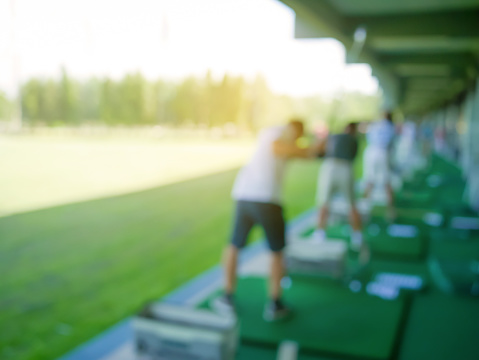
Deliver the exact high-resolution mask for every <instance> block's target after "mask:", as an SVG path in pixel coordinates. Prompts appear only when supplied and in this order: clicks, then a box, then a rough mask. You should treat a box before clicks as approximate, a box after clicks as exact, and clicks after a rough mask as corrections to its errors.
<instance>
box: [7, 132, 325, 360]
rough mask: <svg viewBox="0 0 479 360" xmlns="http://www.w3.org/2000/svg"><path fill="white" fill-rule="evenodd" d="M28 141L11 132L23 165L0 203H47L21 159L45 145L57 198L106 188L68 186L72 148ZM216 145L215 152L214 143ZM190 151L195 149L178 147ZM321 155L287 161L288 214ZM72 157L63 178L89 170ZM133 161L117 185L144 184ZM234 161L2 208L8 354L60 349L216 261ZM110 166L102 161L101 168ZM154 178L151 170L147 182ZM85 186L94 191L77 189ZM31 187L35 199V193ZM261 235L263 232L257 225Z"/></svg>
mask: <svg viewBox="0 0 479 360" xmlns="http://www.w3.org/2000/svg"><path fill="white" fill-rule="evenodd" d="M21 141H24V140H20V142H21ZM20 142H16V143H14V142H11V143H10V144H8V146H9V149H16V152H13V153H10V154H9V155H8V154H7V155H6V154H5V152H4V155H2V158H1V159H0V163H2V164H4V163H9V164H10V165H9V166H11V169H14V164H18V163H19V162H21V161H23V162H21V163H20V166H21V167H22V169H24V170H22V171H17V172H16V173H15V172H12V173H11V174H9V176H8V186H3V185H4V184H6V180H3V183H2V187H0V188H1V189H2V196H3V197H5V198H8V199H9V200H8V202H7V205H5V207H4V208H3V210H4V212H15V211H16V210H19V209H22V210H23V211H25V209H27V208H28V206H32V207H33V208H35V207H42V206H47V205H48V203H47V202H44V201H43V200H42V199H44V198H45V197H46V198H48V196H46V195H51V196H53V197H55V196H56V195H55V186H53V185H52V186H50V187H46V188H45V187H41V186H39V187H35V188H34V189H31V188H29V185H31V184H32V183H34V179H33V180H32V179H25V178H23V176H27V173H26V171H27V170H26V169H27V168H28V163H25V161H27V160H28V159H29V160H28V161H30V164H32V163H33V162H35V159H38V158H39V157H38V156H37V155H38V154H45V152H47V153H49V154H50V156H51V158H49V159H48V164H49V165H48V166H47V169H48V170H49V171H46V170H45V169H43V170H42V167H41V166H39V167H38V168H39V169H40V170H35V171H37V172H38V173H39V174H40V173H41V174H43V175H42V176H43V177H42V181H41V182H40V183H48V182H49V181H50V182H51V183H52V184H57V185H56V186H57V187H58V188H59V189H60V190H61V192H62V194H69V196H71V197H69V196H64V195H63V196H58V197H56V199H55V202H58V203H66V202H68V201H69V199H72V200H75V201H76V200H78V199H81V198H83V197H86V198H89V197H90V198H91V197H95V196H97V195H103V196H105V195H108V191H106V192H103V193H102V192H101V191H98V189H97V188H95V187H93V189H88V188H87V189H84V187H85V186H86V185H83V186H81V184H82V182H76V183H75V186H72V187H71V188H70V193H68V191H66V190H65V188H67V187H68V186H65V185H61V183H62V177H61V176H63V175H62V174H63V171H64V170H65V167H64V166H61V165H62V164H65V161H66V160H65V154H64V153H57V152H55V151H53V150H52V148H51V146H55V144H47V143H43V142H40V143H39V142H38V141H36V140H35V141H26V142H25V143H24V144H23V145H24V146H27V147H28V149H29V151H26V150H25V147H24V146H21V145H22V144H21V143H20ZM94 146H99V145H98V144H96V145H95V144H94ZM117 146H119V145H117ZM145 146H147V145H145ZM148 146H150V145H148ZM151 146H153V145H151ZM45 148H47V150H45ZM35 149H37V152H35ZM90 150H91V148H90V147H89V146H88V145H85V147H84V148H83V149H82V148H81V147H79V146H77V147H75V152H78V153H79V154H80V155H78V156H82V155H81V154H82V153H83V154H85V153H86V154H88V151H90ZM142 151H144V152H145V153H147V152H150V151H152V149H151V148H147V149H146V150H145V149H143V150H142ZM156 151H157V152H156V153H154V155H155V156H153V157H151V158H150V160H149V161H151V159H152V158H153V159H154V158H158V159H161V157H159V155H161V154H162V153H161V151H160V150H158V149H157V150H156ZM208 151H209V152H208V153H209V154H211V153H212V152H214V151H212V150H211V147H210V149H209V150H208ZM193 152H194V149H191V148H190V154H192V155H191V156H190V159H193V160H195V159H198V158H197V157H196V155H194V153H193ZM125 153H128V151H127V150H124V151H118V147H117V148H113V150H112V151H110V152H108V151H106V150H105V151H103V154H104V155H102V156H101V157H99V159H97V158H95V157H90V158H91V159H92V160H91V161H92V162H95V161H97V160H98V161H99V163H97V164H93V165H91V164H90V166H92V168H96V169H100V170H101V164H105V163H108V162H109V161H111V163H115V164H117V163H118V162H121V156H123V155H124V154H125ZM140 153H141V152H140ZM28 154H31V157H32V158H30V157H29V156H27V155H28ZM35 154H36V155H35ZM108 154H109V155H108ZM170 155H171V154H168V153H167V152H164V153H163V154H162V156H164V157H168V156H170ZM55 156H57V157H58V159H55ZM108 156H110V159H108ZM241 156H243V157H244V154H243V153H241V154H238V153H237V156H236V157H235V160H234V161H236V162H239V161H240V160H241ZM187 158H188V153H186V155H185V156H183V158H182V159H183V161H187ZM26 159H27V160H26ZM2 161H3V162H2ZM37 161H38V160H37ZM145 161H146V160H145ZM222 161H223V160H222ZM218 162H220V161H218ZM55 164H58V165H59V166H58V167H55ZM222 164H223V165H221V166H224V163H222ZM221 166H219V168H221ZM228 166H229V167H230V168H231V167H232V166H231V164H228ZM228 166H226V168H227V167H228ZM318 166H319V162H318V161H312V162H307V161H295V162H294V163H293V164H291V167H290V168H289V173H288V176H287V181H286V189H285V190H286V214H287V217H288V218H292V217H294V216H296V215H298V214H299V213H301V212H302V211H304V210H306V209H308V208H311V207H312V206H313V204H314V196H315V187H316V178H317V169H318ZM77 167H81V162H77ZM195 167H198V166H197V165H195ZM179 168H181V166H179ZM67 169H68V170H69V171H71V172H73V175H72V174H71V173H67V174H65V177H66V178H67V179H72V178H74V177H75V176H76V174H79V173H83V172H87V171H89V170H91V169H90V168H88V169H81V168H79V169H74V166H70V167H68V168H67ZM171 169H174V167H171ZM134 170H135V166H132V167H131V174H129V176H128V178H127V179H126V180H127V182H129V185H128V186H126V187H124V188H121V186H119V187H118V189H123V190H124V191H125V190H128V189H130V188H131V184H134V186H137V187H141V186H144V185H145V184H142V183H141V182H140V183H135V181H136V180H135V181H131V179H132V178H134V177H135V174H134ZM214 170H215V168H214V167H213V168H210V169H209V172H211V171H214ZM236 172H237V170H236V169H234V170H227V171H222V172H219V173H214V174H210V175H207V176H202V177H199V178H195V179H190V180H186V181H182V182H177V183H174V184H168V185H162V186H157V187H153V188H151V189H148V190H143V191H137V192H132V193H127V194H124V195H117V196H110V197H105V198H101V199H96V200H88V201H84V202H78V203H73V204H64V205H60V206H55V207H49V208H44V209H40V210H32V211H29V212H23V213H20V214H13V215H8V216H3V217H0V239H1V242H0V273H1V274H2V277H1V280H0V324H1V325H0V327H1V332H0V358H1V359H16V360H20V359H21V360H28V359H53V358H55V357H57V356H59V355H62V354H64V353H65V352H67V351H68V350H70V349H72V348H73V347H75V346H76V345H79V344H81V343H82V342H84V341H86V340H88V339H90V338H91V337H93V336H95V335H96V334H98V333H100V332H101V331H103V330H105V329H106V328H108V327H109V326H111V325H113V324H115V323H116V322H118V321H120V320H122V319H124V318H125V317H127V316H129V315H131V314H133V313H135V311H137V310H138V309H139V308H140V307H141V305H142V304H143V303H144V302H145V301H148V300H151V299H157V298H159V297H161V296H162V295H165V294H167V293H168V292H170V291H172V290H173V289H175V288H177V287H178V286H180V285H181V284H183V283H184V282H185V281H187V280H188V279H191V278H192V277H194V276H195V275H197V274H199V273H200V272H202V271H204V270H206V269H208V268H210V267H211V266H213V265H215V264H217V263H218V261H219V257H220V252H221V250H222V247H223V245H224V244H225V243H226V241H227V240H228V235H229V231H230V226H231V217H232V210H233V202H232V201H231V199H230V191H231V186H232V182H233V180H234V177H235V174H236ZM104 173H105V172H102V171H99V173H98V174H97V176H98V177H101V175H102V174H104ZM15 174H16V175H15ZM47 175H49V176H50V179H49V178H48V176H47ZM170 175H171V174H170ZM15 176H17V177H18V178H17V179H15V178H14V177H15ZM192 176H193V175H192V174H191V173H190V174H188V176H186V177H187V178H188V177H192ZM108 179H110V178H108ZM108 179H107V180H108ZM154 179H155V177H154V176H152V177H151V178H150V180H151V182H148V185H150V184H151V183H153V180H154ZM100 180H101V179H100ZM150 180H149V181H150ZM171 181H172V180H171ZM120 182H121V181H120ZM158 182H159V183H161V181H158ZM42 189H44V190H43V191H46V193H42V191H40V190H42ZM77 189H80V190H81V191H86V190H88V191H86V192H81V191H80V192H81V194H80V195H78V193H76V190H77ZM118 189H117V190H118ZM93 190H94V191H93ZM115 191H116V190H115ZM118 191H119V190H118ZM39 192H40V194H38V193H39ZM25 193H26V194H27V195H28V194H30V195H28V196H31V197H32V202H33V203H34V204H30V205H29V203H28V196H27V195H25ZM16 196H22V199H21V201H20V200H19V201H16V200H15V199H16ZM42 201H43V202H42ZM258 235H259V233H258V232H256V233H255V237H258Z"/></svg>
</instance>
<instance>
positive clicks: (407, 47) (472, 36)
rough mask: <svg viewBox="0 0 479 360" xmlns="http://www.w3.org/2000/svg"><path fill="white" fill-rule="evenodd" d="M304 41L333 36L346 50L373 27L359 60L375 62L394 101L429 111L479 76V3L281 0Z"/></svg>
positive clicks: (467, 0)
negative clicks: (356, 35) (359, 33)
mask: <svg viewBox="0 0 479 360" xmlns="http://www.w3.org/2000/svg"><path fill="white" fill-rule="evenodd" d="M281 1H282V2H283V3H285V4H286V5H288V6H289V7H291V8H292V9H293V10H294V11H295V13H296V24H295V36H296V38H323V37H333V38H336V39H337V40H339V41H341V42H342V43H343V44H344V46H345V47H346V49H350V48H351V45H352V44H353V42H354V41H353V36H354V32H355V30H356V29H357V28H358V27H359V26H363V27H365V28H366V30H367V38H366V43H365V45H364V48H363V51H362V52H361V55H360V56H359V58H358V59H354V61H355V62H359V63H368V64H370V65H371V67H372V69H373V74H374V75H375V76H377V77H378V79H379V81H380V83H381V86H382V87H383V89H384V92H385V95H386V100H387V104H388V106H398V107H400V108H401V109H402V110H403V111H404V112H405V113H424V112H427V111H430V110H433V109H435V108H438V107H440V106H442V105H444V104H445V103H447V102H448V101H451V100H452V99H454V98H455V97H457V96H458V94H460V93H461V92H463V91H464V90H465V89H466V88H467V87H468V86H469V85H470V84H471V83H472V81H473V80H474V79H475V78H477V76H478V73H479V66H478V65H479V0H281Z"/></svg>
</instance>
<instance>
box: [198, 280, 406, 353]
mask: <svg viewBox="0 0 479 360" xmlns="http://www.w3.org/2000/svg"><path fill="white" fill-rule="evenodd" d="M265 294H266V283H265V280H264V279H261V278H243V279H240V280H239V282H238V291H237V303H238V308H239V314H240V320H241V340H242V341H244V342H248V343H249V342H253V343H257V344H264V345H266V346H268V345H269V346H277V345H278V344H279V343H280V342H281V341H282V340H283V339H289V340H293V341H296V342H298V343H299V344H300V348H301V349H303V351H307V352H317V353H318V355H324V356H331V357H333V355H334V357H337V356H339V357H341V356H343V357H356V358H366V359H389V358H390V357H391V356H392V353H393V349H394V346H395V342H396V338H397V335H398V331H399V327H400V323H401V318H402V313H403V308H404V303H403V302H402V301H399V300H395V301H385V300H381V299H379V298H376V297H372V296H369V295H366V294H362V293H360V294H354V293H352V292H351V291H349V290H348V289H347V288H345V287H343V286H341V285H339V284H338V283H336V282H333V281H327V280H320V279H312V278H293V285H292V286H291V287H290V288H289V289H287V290H285V293H284V299H285V301H286V302H287V303H288V304H290V305H291V306H292V307H293V308H294V309H295V313H294V316H293V317H292V318H291V319H289V320H288V321H285V322H281V323H268V322H265V321H264V320H263V318H262V312H263V307H264V304H265V301H266V295H265ZM215 296H218V294H213V295H212V296H211V298H210V299H208V300H207V301H206V302H205V303H203V304H202V306H203V307H207V306H208V305H207V304H209V303H210V301H211V299H212V298H214V297H215Z"/></svg>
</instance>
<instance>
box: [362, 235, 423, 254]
mask: <svg viewBox="0 0 479 360" xmlns="http://www.w3.org/2000/svg"><path fill="white" fill-rule="evenodd" d="M367 240H368V243H369V245H370V247H371V252H372V255H373V256H378V257H387V258H396V259H404V260H420V259H422V258H424V255H425V250H426V241H425V239H424V238H422V237H414V238H396V237H390V236H387V235H383V236H374V237H367Z"/></svg>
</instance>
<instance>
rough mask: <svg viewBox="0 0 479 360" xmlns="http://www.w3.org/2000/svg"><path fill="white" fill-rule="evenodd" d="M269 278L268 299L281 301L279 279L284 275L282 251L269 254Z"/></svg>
mask: <svg viewBox="0 0 479 360" xmlns="http://www.w3.org/2000/svg"><path fill="white" fill-rule="evenodd" d="M270 266H271V277H270V282H269V297H270V299H271V300H273V301H278V300H279V299H281V295H282V289H281V279H282V278H283V276H284V275H285V269H284V259H283V252H282V251H272V252H271V265H270Z"/></svg>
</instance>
